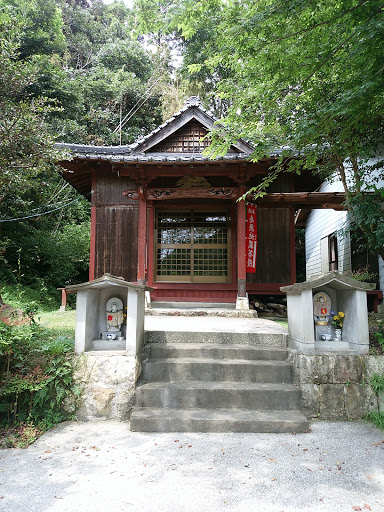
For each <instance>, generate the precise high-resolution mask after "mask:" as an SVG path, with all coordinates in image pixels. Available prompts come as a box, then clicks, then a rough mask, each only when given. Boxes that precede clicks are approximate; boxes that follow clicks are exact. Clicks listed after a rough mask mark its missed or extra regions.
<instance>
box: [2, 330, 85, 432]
mask: <svg viewBox="0 0 384 512" xmlns="http://www.w3.org/2000/svg"><path fill="white" fill-rule="evenodd" d="M75 368H76V361H75V358H74V353H73V340H71V339H69V338H67V337H64V336H54V337H53V336H52V335H50V334H49V333H48V331H46V330H44V329H42V328H41V327H39V326H38V325H37V324H35V323H32V324H31V325H24V326H11V325H7V324H5V323H4V322H0V369H1V372H0V375H1V377H0V411H1V423H0V426H2V427H9V426H12V425H20V424H25V425H31V424H32V425H40V426H42V425H45V427H46V428H49V427H50V426H53V425H55V424H56V423H58V422H60V421H63V420H64V419H66V418H67V417H68V414H67V413H66V412H65V410H64V403H65V400H67V399H68V398H69V397H71V398H73V397H75V399H78V398H79V397H80V394H81V393H80V389H79V388H78V387H77V385H76V384H75V381H74V372H75Z"/></svg>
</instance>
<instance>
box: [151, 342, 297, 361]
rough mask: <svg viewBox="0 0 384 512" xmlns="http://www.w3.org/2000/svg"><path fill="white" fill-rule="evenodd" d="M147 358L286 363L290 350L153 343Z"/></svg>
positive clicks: (245, 346)
mask: <svg viewBox="0 0 384 512" xmlns="http://www.w3.org/2000/svg"><path fill="white" fill-rule="evenodd" d="M146 354H147V357H151V358H154V359H162V358H185V357H197V358H201V357H208V358H210V359H243V360H248V361H254V360H270V361H285V360H286V359H287V357H288V350H287V349H286V348H283V347H264V346H252V345H223V344H221V345H217V344H213V343H193V344H187V343H151V344H149V345H147V346H146Z"/></svg>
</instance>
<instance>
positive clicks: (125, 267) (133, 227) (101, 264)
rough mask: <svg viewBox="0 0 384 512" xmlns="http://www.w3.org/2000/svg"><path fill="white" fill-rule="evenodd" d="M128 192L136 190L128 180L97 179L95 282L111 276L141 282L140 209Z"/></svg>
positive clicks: (114, 176)
mask: <svg viewBox="0 0 384 512" xmlns="http://www.w3.org/2000/svg"><path fill="white" fill-rule="evenodd" d="M127 188H136V183H135V182H134V181H133V180H131V179H130V178H128V177H127V176H121V177H119V176H118V175H117V174H111V173H108V174H107V173H105V174H104V173H103V174H99V175H98V176H97V181H96V199H95V204H96V243H95V249H96V254H95V278H98V277H101V276H102V275H103V274H104V273H105V272H109V273H111V274H113V275H116V276H122V277H124V279H125V280H126V281H136V279H137V251H138V221H139V209H138V202H137V201H134V200H132V199H129V198H127V197H125V196H123V195H122V193H123V191H124V190H126V189H127Z"/></svg>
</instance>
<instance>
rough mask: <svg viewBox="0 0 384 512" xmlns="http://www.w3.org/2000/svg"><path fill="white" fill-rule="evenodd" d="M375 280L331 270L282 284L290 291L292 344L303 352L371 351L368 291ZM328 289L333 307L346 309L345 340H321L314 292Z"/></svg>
mask: <svg viewBox="0 0 384 512" xmlns="http://www.w3.org/2000/svg"><path fill="white" fill-rule="evenodd" d="M374 288H375V284H371V283H363V282H361V281H356V280H355V279H352V278H349V277H346V276H344V275H343V274H339V272H328V273H327V274H324V275H322V276H320V277H317V278H314V279H310V280H308V281H305V282H304V283H296V284H293V285H290V286H283V287H281V288H280V290H281V291H282V292H285V293H286V294H287V309H288V329H289V343H290V346H291V347H292V348H294V349H296V350H298V351H300V352H307V353H315V352H319V351H327V352H334V353H337V352H345V351H346V350H347V351H351V352H354V353H356V354H368V350H369V329H368V310H367V291H368V290H373V289H374ZM318 292H323V293H327V294H328V295H329V296H330V298H331V302H332V309H333V311H336V312H338V311H343V312H344V313H345V318H344V325H343V340H342V342H334V341H329V342H326V344H324V341H320V340H318V330H317V329H316V330H315V324H314V315H313V302H312V300H313V296H314V295H315V294H316V293H318Z"/></svg>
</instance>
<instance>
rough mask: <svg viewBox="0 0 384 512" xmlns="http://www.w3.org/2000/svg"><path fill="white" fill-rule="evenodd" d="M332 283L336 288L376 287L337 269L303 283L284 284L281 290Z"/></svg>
mask: <svg viewBox="0 0 384 512" xmlns="http://www.w3.org/2000/svg"><path fill="white" fill-rule="evenodd" d="M326 285H331V286H332V288H335V289H336V290H363V291H368V290H374V289H375V288H376V284H375V283H365V282H362V281H357V280H356V279H353V278H352V277H348V276H346V275H345V274H341V273H340V272H338V271H337V270H333V271H331V272H326V273H325V274H322V275H320V276H316V277H313V278H311V279H308V280H307V281H304V282H303V283H295V284H290V285H288V286H282V287H281V288H280V290H281V291H282V292H286V293H299V292H302V291H304V290H313V289H314V288H319V287H321V286H326Z"/></svg>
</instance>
